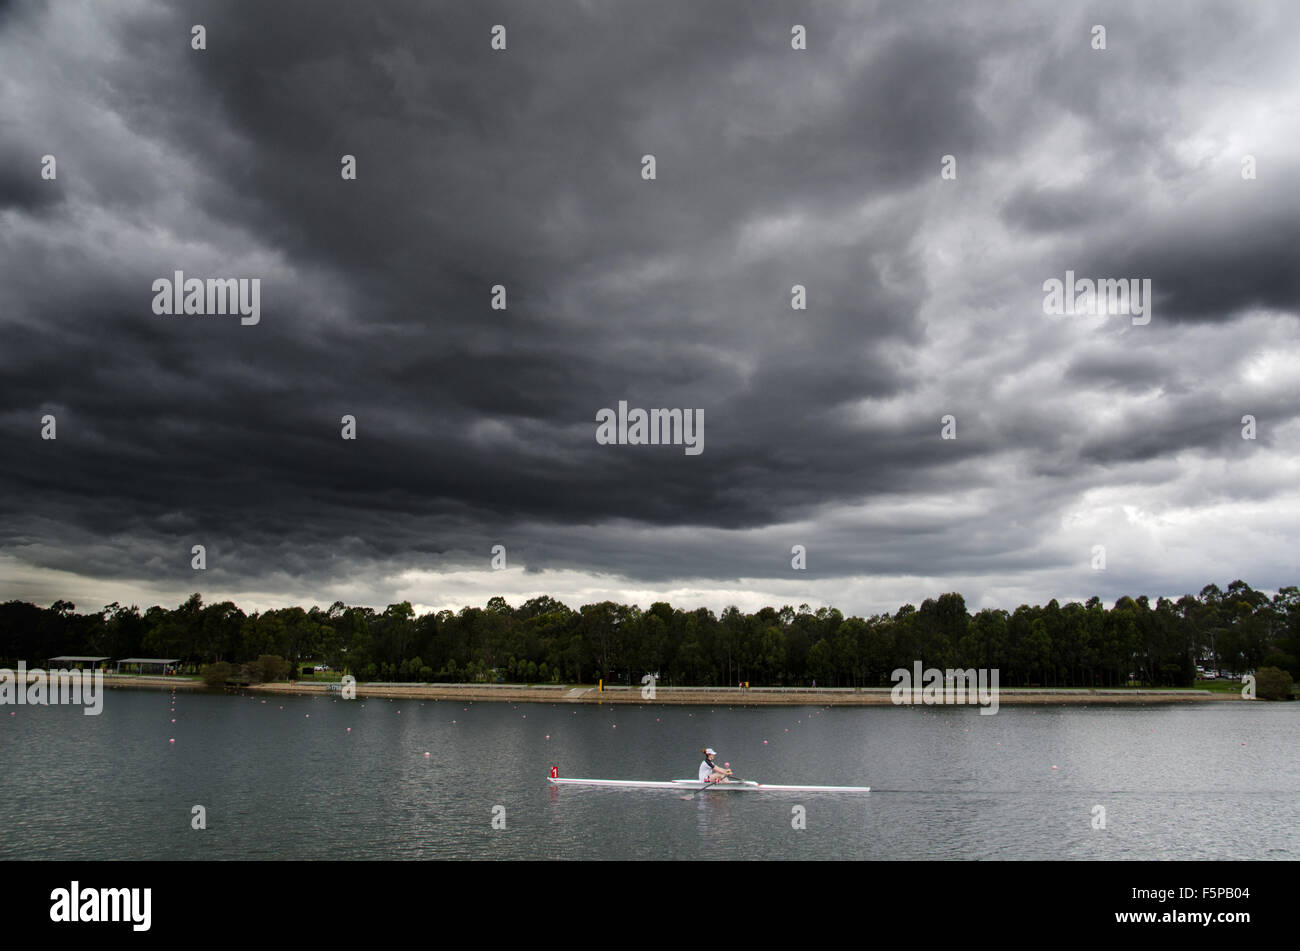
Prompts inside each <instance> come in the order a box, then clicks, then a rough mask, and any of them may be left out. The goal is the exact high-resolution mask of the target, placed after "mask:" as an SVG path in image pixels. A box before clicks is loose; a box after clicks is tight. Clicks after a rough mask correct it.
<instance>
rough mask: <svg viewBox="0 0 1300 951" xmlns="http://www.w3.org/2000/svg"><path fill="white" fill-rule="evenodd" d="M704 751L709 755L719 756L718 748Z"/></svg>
mask: <svg viewBox="0 0 1300 951" xmlns="http://www.w3.org/2000/svg"><path fill="white" fill-rule="evenodd" d="M704 752H705V753H706V754H708V755H709V756H717V755H718V751H717V750H705V751H704Z"/></svg>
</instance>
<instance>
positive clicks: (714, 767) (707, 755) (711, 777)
mask: <svg viewBox="0 0 1300 951" xmlns="http://www.w3.org/2000/svg"><path fill="white" fill-rule="evenodd" d="M700 752H701V753H703V754H704V761H703V762H702V763H700V782H702V783H725V782H727V777H728V776H730V775H731V770H729V769H723V768H722V767H721V766H719V765H718V764H716V763H715V762H713V757H715V756H717V755H718V754H717V753H715V752H714V751H713V750H711V749H707V748H706V749H702V750H700Z"/></svg>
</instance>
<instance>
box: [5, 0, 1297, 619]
mask: <svg viewBox="0 0 1300 951" xmlns="http://www.w3.org/2000/svg"><path fill="white" fill-rule="evenodd" d="M1063 6H1064V5H1061V4H1057V3H1051V2H1042V3H1022V4H1015V5H1014V6H1013V7H1012V6H1008V5H1006V4H1000V3H977V4H966V3H962V4H957V3H947V4H938V3H936V4H912V3H893V4H885V3H881V4H870V3H848V2H846V3H772V2H763V3H753V2H741V0H737V2H709V3H688V2H670V3H646V2H636V3H617V2H609V3H605V2H581V0H575V2H569V3H563V2H557V3H546V4H536V3H528V2H509V3H491V2H489V3H477V2H476V3H424V2H383V3H376V4H356V3H321V2H311V3H307V2H275V3H253V2H229V0H222V2H219V3H218V2H213V3H177V4H172V3H166V4H164V3H152V2H125V3H120V4H110V5H102V4H95V3H90V2H86V3H58V4H50V5H46V4H41V3H30V2H22V0H11V2H8V3H4V4H0V340H2V341H3V342H2V344H0V436H2V437H3V452H2V454H0V598H3V599H9V598H21V599H24V600H33V601H36V602H40V603H49V602H50V601H52V600H54V599H55V598H63V599H67V600H71V601H74V602H76V603H77V604H78V607H79V608H80V609H82V610H89V609H92V608H94V607H96V606H98V605H99V604H103V603H107V602H109V601H121V602H123V603H130V602H133V601H134V602H137V603H141V604H144V603H153V602H155V601H163V602H164V603H176V602H178V601H179V600H181V599H183V597H184V596H185V594H187V593H188V592H190V591H194V590H201V591H203V592H204V594H205V597H206V598H207V599H208V600H216V599H219V598H231V599H233V600H236V601H237V602H238V603H240V605H241V606H243V607H245V608H246V609H255V608H260V607H270V606H278V605H282V604H287V603H298V604H311V603H323V604H328V603H330V602H332V601H333V600H335V599H336V598H337V599H342V600H345V601H348V602H350V603H360V604H371V605H374V606H382V605H384V604H387V603H390V602H394V601H400V600H410V601H412V602H414V603H415V604H416V605H417V606H421V607H432V608H442V607H450V608H458V607H460V606H462V605H465V604H482V603H484V602H485V601H486V600H487V598H488V597H491V596H493V595H497V594H502V595H505V596H506V597H507V600H510V601H511V602H512V603H519V601H521V600H522V599H524V598H527V597H531V596H535V595H537V594H543V593H545V594H550V595H552V596H554V597H556V598H559V599H560V600H563V601H566V602H568V603H570V604H571V605H575V606H576V605H578V604H581V603H587V602H589V601H593V600H603V599H605V598H610V599H613V600H618V601H623V602H628V603H640V604H642V606H646V605H648V604H649V602H651V601H655V600H667V601H670V602H672V603H673V604H674V605H675V606H680V607H683V608H691V607H694V606H696V605H699V604H705V605H708V606H710V607H713V608H715V609H720V608H721V607H723V606H725V605H726V604H731V603H735V604H738V605H740V606H741V607H742V608H744V609H747V610H752V609H755V608H757V607H759V606H761V605H764V604H773V605H778V606H779V605H781V604H799V603H803V602H807V603H811V604H824V603H833V604H834V605H835V606H836V607H839V608H840V609H841V610H843V611H845V612H846V613H870V612H874V611H880V610H892V609H893V608H895V607H897V606H898V605H899V604H901V603H903V602H905V601H917V600H919V599H922V598H925V597H929V596H933V595H935V594H938V593H940V592H942V591H953V590H955V591H960V592H962V593H963V594H964V595H965V597H966V600H967V603H968V604H969V605H971V607H972V608H977V607H985V606H997V607H1014V606H1015V605H1016V604H1017V603H1020V602H1021V601H1030V602H1040V601H1046V600H1047V599H1050V598H1053V597H1056V598H1060V599H1062V600H1064V599H1067V598H1086V597H1088V596H1090V595H1092V594H1098V595H1101V596H1102V597H1103V598H1108V599H1113V598H1115V597H1117V596H1120V595H1123V594H1140V593H1147V594H1150V595H1153V596H1154V595H1158V594H1169V595H1177V594H1182V593H1185V592H1188V591H1192V592H1194V591H1196V590H1199V588H1200V586H1201V585H1203V584H1205V583H1208V582H1210V581H1217V582H1218V583H1220V584H1223V583H1226V582H1227V581H1229V580H1232V579H1234V578H1238V577H1240V578H1245V579H1246V580H1248V581H1249V582H1250V583H1251V584H1252V585H1254V586H1255V587H1258V588H1264V589H1273V588H1276V587H1278V586H1279V585H1283V584H1293V583H1295V582H1296V581H1297V580H1298V579H1297V575H1298V573H1300V572H1298V570H1297V569H1298V565H1297V557H1296V554H1295V553H1296V551H1297V544H1296V542H1297V540H1298V538H1300V492H1298V491H1297V475H1300V452H1298V451H1297V435H1298V434H1300V425H1298V424H1297V407H1298V406H1300V401H1298V399H1297V397H1300V384H1297V381H1296V380H1297V377H1296V372H1295V367H1296V366H1297V362H1298V360H1300V337H1298V335H1297V331H1298V330H1300V324H1298V321H1297V314H1298V313H1300V269H1298V268H1297V251H1296V248H1297V244H1298V243H1300V192H1298V191H1297V189H1296V187H1295V183H1296V181H1297V174H1298V173H1300V136H1297V131H1298V130H1300V112H1298V109H1300V63H1298V62H1297V58H1296V57H1295V55H1294V53H1295V44H1294V37H1295V36H1297V35H1300V8H1297V7H1296V6H1295V5H1294V4H1288V3H1281V2H1279V3H1272V4H1270V3H1261V4H1252V5H1250V6H1248V7H1243V6H1242V5H1239V4H1228V3H1195V4H1191V5H1187V4H1174V3H1152V4H1143V5H1141V7H1140V8H1138V9H1137V10H1134V9H1131V8H1130V6H1129V5H1127V4H1122V3H1114V4H1093V5H1089V6H1087V7H1086V8H1084V7H1075V8H1073V9H1063ZM196 24H199V25H202V26H203V27H204V30H205V41H206V42H205V48H203V49H195V48H193V27H194V26H195V25H196ZM497 25H500V26H503V27H504V28H505V37H506V42H505V49H494V48H493V43H492V40H493V28H494V27H495V26H497ZM1097 25H1102V26H1104V27H1105V48H1104V49H1098V48H1096V46H1097V41H1096V35H1097V34H1096V31H1095V29H1094V27H1095V26H1097ZM796 26H801V27H803V28H804V31H805V32H806V37H807V42H806V45H807V48H806V49H795V48H793V46H794V45H797V43H792V39H794V36H795V33H797V32H798V31H797V30H794V28H795V27H796ZM792 30H794V32H793V33H792ZM345 155H351V156H354V157H355V161H356V178H355V180H350V179H347V178H345V177H344V176H343V175H342V174H341V168H342V165H341V163H342V160H343V157H344V156H345ZM647 155H652V156H653V157H654V162H655V176H654V178H653V180H647V179H646V178H645V177H644V175H643V168H644V165H643V157H644V156H647ZM46 156H53V157H54V159H55V161H56V163H57V173H56V176H55V177H54V178H52V179H51V178H49V177H46V176H43V175H42V170H43V168H45V167H46V166H47V165H48V163H47V162H46V161H45V157H46ZM945 157H950V158H949V159H948V160H945ZM945 168H946V169H947V170H948V171H949V174H948V175H946V176H945V175H943V174H941V173H942V172H943V171H944V169H945ZM1248 168H1249V169H1250V171H1249V172H1248V171H1247V169H1248ZM177 271H182V272H184V274H185V275H186V276H194V277H201V278H249V279H251V278H257V279H259V281H260V288H261V313H260V320H259V321H258V322H257V323H256V324H255V325H250V326H245V325H241V322H240V321H239V319H237V318H229V317H212V316H197V315H186V316H160V315H158V314H156V313H155V312H154V309H153V307H152V306H151V305H152V303H153V300H154V296H155V295H154V291H153V289H152V288H153V284H154V282H155V281H156V280H158V279H163V278H166V279H171V278H172V277H173V275H174V273H175V272H177ZM1067 271H1070V272H1072V273H1073V274H1075V275H1077V276H1078V277H1080V278H1089V279H1130V278H1132V279H1148V280H1150V282H1151V288H1152V298H1151V302H1150V303H1151V320H1150V322H1149V323H1148V324H1145V325H1139V324H1137V323H1135V322H1133V321H1132V320H1130V319H1129V317H1128V316H1126V315H1124V314H1120V313H1113V312H1112V313H1107V312H1105V311H1104V310H1103V311H1101V312H1100V313H1094V314H1084V315H1077V314H1075V315H1065V316H1060V315H1053V314H1049V313H1046V312H1045V308H1044V296H1045V294H1044V282H1046V281H1049V280H1052V279H1058V280H1063V279H1064V278H1065V275H1066V272H1067ZM496 285H501V286H503V287H504V288H505V292H506V299H507V306H506V308H505V309H504V310H499V309H493V307H492V306H491V302H492V297H493V291H492V289H493V287H494V286H496ZM795 285H802V286H803V287H805V288H806V298H807V306H806V309H802V310H797V309H794V308H792V306H791V301H792V288H793V287H794V286H795ZM619 401H626V402H627V404H628V405H629V406H631V407H642V408H647V409H649V408H682V409H691V410H695V409H699V410H702V411H703V418H704V451H703V452H702V453H700V454H698V455H691V454H687V453H684V452H683V451H682V447H681V446H680V445H678V446H671V445H655V446H648V445H601V444H599V443H598V442H597V440H596V438H595V434H596V414H597V413H598V412H599V411H600V410H601V409H602V408H617V407H618V404H619ZM948 415H951V416H952V417H953V418H954V420H955V423H954V424H953V426H950V427H949V435H952V434H953V432H955V436H956V438H954V439H945V438H943V436H942V432H941V430H943V428H944V427H943V424H942V423H941V420H942V419H943V418H944V417H945V416H948ZM1248 415H1249V416H1252V417H1253V418H1254V420H1255V424H1254V425H1255V433H1254V436H1255V438H1253V439H1246V438H1243V417H1244V416H1248ZM47 416H52V417H53V418H54V420H55V425H56V428H57V438H55V439H48V438H42V431H43V428H47V427H46V424H44V423H43V422H42V420H43V418H44V417H47ZM344 416H352V417H354V418H355V420H356V434H357V438H356V439H355V440H345V439H343V438H341V435H340V433H341V430H342V423H341V420H342V419H343V417H344ZM196 544H201V545H203V546H205V548H206V553H207V563H206V564H207V567H206V569H205V570H204V571H202V572H199V571H195V570H194V569H193V568H192V567H191V557H192V556H191V549H192V546H194V545H196ZM494 545H502V546H505V552H506V568H505V570H493V569H492V567H491V564H490V559H491V550H492V547H493V546H494ZM796 545H801V546H804V548H805V549H806V552H807V562H806V565H807V566H806V569H803V570H797V569H794V568H792V565H791V559H792V547H793V546H796ZM1095 546H1104V548H1105V553H1106V567H1105V569H1104V570H1097V569H1096V567H1095V564H1096V561H1095V554H1094V552H1095Z"/></svg>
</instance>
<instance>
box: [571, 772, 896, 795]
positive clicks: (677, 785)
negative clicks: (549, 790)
mask: <svg viewBox="0 0 1300 951" xmlns="http://www.w3.org/2000/svg"><path fill="white" fill-rule="evenodd" d="M547 778H548V779H550V781H551V785H553V786H615V787H618V788H621V789H676V790H678V791H679V792H695V791H702V790H706V789H707V790H710V791H713V792H791V793H802V792H825V793H864V792H871V787H870V786H777V785H773V784H771V783H756V782H752V781H750V780H747V779H743V780H742V779H733V780H731V781H730V782H726V783H706V782H702V781H701V780H698V779H674V780H673V781H672V782H670V783H656V782H650V781H642V780H636V779H557V778H556V777H554V776H550V777H547Z"/></svg>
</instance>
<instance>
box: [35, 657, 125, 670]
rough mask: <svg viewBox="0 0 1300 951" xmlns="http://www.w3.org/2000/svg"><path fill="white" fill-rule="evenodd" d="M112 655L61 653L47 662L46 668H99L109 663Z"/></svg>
mask: <svg viewBox="0 0 1300 951" xmlns="http://www.w3.org/2000/svg"><path fill="white" fill-rule="evenodd" d="M110 660H112V658H111V657H81V656H80V655H77V654H61V655H60V656H58V657H51V658H50V659H49V660H47V661H46V662H45V669H46V670H98V669H99V667H100V665H101V664H107V663H108V662H109V661H110Z"/></svg>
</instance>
